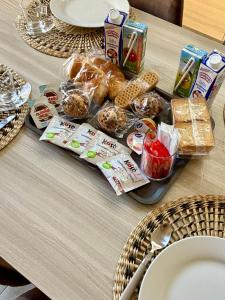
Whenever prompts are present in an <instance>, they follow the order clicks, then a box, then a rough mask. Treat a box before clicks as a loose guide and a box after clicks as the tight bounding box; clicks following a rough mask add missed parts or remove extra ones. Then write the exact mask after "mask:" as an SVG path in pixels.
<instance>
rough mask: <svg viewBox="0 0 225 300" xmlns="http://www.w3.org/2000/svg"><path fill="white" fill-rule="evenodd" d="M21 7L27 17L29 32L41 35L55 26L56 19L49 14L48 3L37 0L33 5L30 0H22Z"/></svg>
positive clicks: (25, 17)
mask: <svg viewBox="0 0 225 300" xmlns="http://www.w3.org/2000/svg"><path fill="white" fill-rule="evenodd" d="M20 8H21V10H22V14H23V17H24V19H25V22H26V24H25V26H26V29H27V34H29V35H39V34H42V33H46V32H48V31H50V30H51V29H52V28H53V27H54V20H53V18H52V16H51V15H49V11H48V10H49V7H48V5H47V4H44V3H42V2H41V1H39V0H37V1H36V5H35V6H32V5H31V1H30V0H21V1H20Z"/></svg>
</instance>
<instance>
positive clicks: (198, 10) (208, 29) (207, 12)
mask: <svg viewBox="0 0 225 300" xmlns="http://www.w3.org/2000/svg"><path fill="white" fill-rule="evenodd" d="M224 12H225V1H221V0H198V1H195V0H184V13H183V26H185V27H188V28H191V29H193V30H196V31H198V32H201V33H203V34H205V35H207V36H210V37H212V38H214V39H216V40H218V41H220V42H224V41H225V16H224Z"/></svg>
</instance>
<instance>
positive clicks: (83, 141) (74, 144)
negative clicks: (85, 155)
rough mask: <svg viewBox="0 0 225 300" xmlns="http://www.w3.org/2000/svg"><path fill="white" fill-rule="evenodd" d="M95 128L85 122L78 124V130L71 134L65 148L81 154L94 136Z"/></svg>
mask: <svg viewBox="0 0 225 300" xmlns="http://www.w3.org/2000/svg"><path fill="white" fill-rule="evenodd" d="M96 134H97V130H96V129H95V128H94V127H92V126H91V125H89V124H87V123H83V124H81V125H80V127H79V128H78V130H77V131H76V132H75V133H74V134H73V135H72V136H71V138H70V140H69V142H68V143H67V144H66V148H68V149H69V150H71V151H73V152H75V153H77V154H81V153H82V152H83V151H84V150H85V149H86V148H87V146H88V144H89V143H90V142H91V141H92V140H93V139H94V138H95V136H96Z"/></svg>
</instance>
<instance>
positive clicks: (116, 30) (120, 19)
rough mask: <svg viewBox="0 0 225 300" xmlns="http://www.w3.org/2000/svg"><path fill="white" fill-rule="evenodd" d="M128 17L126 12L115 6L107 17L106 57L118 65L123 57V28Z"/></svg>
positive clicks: (105, 28) (105, 26)
mask: <svg viewBox="0 0 225 300" xmlns="http://www.w3.org/2000/svg"><path fill="white" fill-rule="evenodd" d="M126 19H127V14H126V13H124V12H122V11H119V10H117V9H114V8H113V9H111V10H110V11H109V14H108V16H107V18H106V19H105V25H104V31H105V57H106V59H107V60H111V62H113V63H115V64H117V65H119V64H120V63H121V59H122V28H123V25H124V23H125V21H126Z"/></svg>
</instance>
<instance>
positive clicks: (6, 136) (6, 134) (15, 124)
mask: <svg viewBox="0 0 225 300" xmlns="http://www.w3.org/2000/svg"><path fill="white" fill-rule="evenodd" d="M6 69H10V68H9V67H7V66H5V65H0V74H2V73H3V72H4V71H5V70H6ZM10 70H11V72H12V75H13V77H14V79H15V86H16V88H19V87H20V86H22V85H24V84H25V83H26V81H25V80H24V79H23V78H22V77H21V76H20V75H19V74H17V73H16V72H15V71H14V70H12V69H10ZM28 112H29V105H28V103H26V104H24V105H22V106H21V107H20V108H18V109H16V110H10V111H7V112H0V120H2V119H4V118H6V117H8V116H11V115H15V118H14V119H13V120H12V121H11V122H9V123H8V124H7V125H6V126H5V127H3V128H2V129H0V150H2V149H3V148H4V147H5V146H7V145H8V144H9V142H10V141H11V140H12V139H13V138H14V137H15V136H16V135H17V134H18V132H19V131H20V129H21V127H22V126H23V123H24V120H25V118H26V115H27V114H28Z"/></svg>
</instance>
